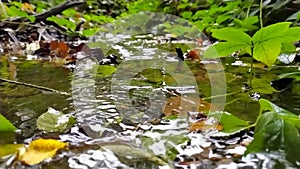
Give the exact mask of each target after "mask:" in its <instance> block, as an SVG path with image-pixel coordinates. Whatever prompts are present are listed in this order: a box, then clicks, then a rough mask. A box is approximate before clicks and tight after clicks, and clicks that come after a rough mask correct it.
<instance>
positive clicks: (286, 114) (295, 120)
mask: <svg viewBox="0 0 300 169" xmlns="http://www.w3.org/2000/svg"><path fill="white" fill-rule="evenodd" d="M259 104H260V112H263V111H271V112H274V113H277V114H278V116H279V117H280V118H282V119H284V120H286V121H288V122H289V123H291V124H293V125H294V126H295V127H296V128H298V129H300V118H299V117H298V116H297V115H295V114H294V113H291V112H290V111H288V110H285V109H283V108H281V107H279V106H277V105H275V104H273V103H272V102H270V101H269V100H266V99H260V100H259Z"/></svg>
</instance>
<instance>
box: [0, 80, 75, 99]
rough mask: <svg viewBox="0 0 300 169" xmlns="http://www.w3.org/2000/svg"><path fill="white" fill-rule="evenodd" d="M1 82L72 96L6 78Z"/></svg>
mask: <svg viewBox="0 0 300 169" xmlns="http://www.w3.org/2000/svg"><path fill="white" fill-rule="evenodd" d="M0 81H3V82H7V83H12V84H17V85H22V86H28V87H32V88H36V89H41V90H45V91H49V92H53V93H59V94H62V95H68V96H69V95H71V94H70V93H67V92H63V91H59V90H55V89H51V88H48V87H44V86H38V85H34V84H29V83H24V82H18V81H14V80H9V79H4V78H0Z"/></svg>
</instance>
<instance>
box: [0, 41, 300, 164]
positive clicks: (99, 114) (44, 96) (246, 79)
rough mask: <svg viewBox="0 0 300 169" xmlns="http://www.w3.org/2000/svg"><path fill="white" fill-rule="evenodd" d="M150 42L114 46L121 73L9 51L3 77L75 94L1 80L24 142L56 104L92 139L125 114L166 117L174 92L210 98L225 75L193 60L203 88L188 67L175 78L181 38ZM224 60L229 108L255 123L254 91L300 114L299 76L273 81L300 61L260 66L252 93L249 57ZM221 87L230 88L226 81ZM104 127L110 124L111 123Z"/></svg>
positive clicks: (0, 60)
mask: <svg viewBox="0 0 300 169" xmlns="http://www.w3.org/2000/svg"><path fill="white" fill-rule="evenodd" d="M137 42H138V43H137ZM142 42H143V40H132V42H131V43H124V44H122V43H120V44H118V46H117V47H116V49H117V50H115V51H114V50H113V51H110V52H108V53H114V54H117V55H119V56H120V57H122V59H123V60H125V61H127V62H122V63H127V64H122V63H121V65H120V66H119V67H117V68H118V71H119V74H118V76H113V77H111V76H109V77H104V78H103V77H97V74H96V73H97V72H94V69H92V68H93V64H94V62H93V61H90V62H89V61H88V60H85V62H83V63H82V66H83V67H84V68H82V69H80V66H78V69H77V70H75V72H73V71H70V70H69V69H66V68H64V67H62V66H61V65H55V64H54V63H49V62H47V61H36V60H34V61H29V60H26V59H25V58H24V57H21V56H20V57H19V56H18V58H17V59H15V60H14V61H11V60H10V59H8V58H7V57H6V56H1V57H0V74H1V77H2V78H7V79H11V80H16V81H20V82H26V83H30V84H36V85H40V86H45V87H49V88H53V89H56V90H60V91H64V92H68V93H70V94H71V95H60V94H57V93H51V92H46V91H42V90H39V89H35V88H30V87H26V86H21V85H15V84H8V83H0V97H1V100H0V113H1V114H4V115H5V117H7V118H8V119H9V120H10V121H12V122H13V123H14V124H15V125H16V127H18V128H20V129H21V130H22V136H21V137H20V138H18V139H19V140H18V141H20V142H22V141H23V140H24V139H25V138H29V137H31V136H33V135H34V134H35V133H36V132H37V129H36V127H35V120H36V118H37V117H38V116H40V115H41V114H42V113H44V112H46V111H47V109H48V107H53V108H55V109H57V110H60V111H62V112H63V113H66V114H73V115H75V117H76V118H77V121H78V123H80V124H81V127H82V128H83V130H84V131H85V133H86V134H87V135H88V136H89V137H91V138H104V137H114V136H115V135H117V131H118V129H119V128H117V127H114V126H113V125H107V124H111V123H114V122H118V121H120V120H122V119H124V117H125V118H126V119H130V122H129V123H131V124H132V123H135V122H142V121H147V120H148V121H151V120H152V119H155V118H160V117H162V116H163V114H162V109H163V106H164V103H165V102H166V100H167V98H168V97H171V96H176V95H180V94H186V95H189V94H195V93H196V94H197V95H199V96H201V98H207V100H208V101H210V99H209V98H210V97H212V96H211V82H213V83H215V84H218V83H219V81H218V80H217V79H216V80H215V79H213V80H212V79H208V78H207V77H206V76H205V74H204V73H205V72H204V71H203V70H202V69H201V67H200V64H199V63H192V62H190V61H187V62H186V64H187V65H188V66H189V70H191V72H192V73H194V74H195V79H196V82H197V84H196V87H198V90H195V86H191V85H190V81H189V79H188V78H189V77H186V74H185V73H187V72H184V71H183V73H182V74H179V75H178V76H175V78H174V77H172V73H173V72H172V71H174V70H175V69H174V67H175V68H177V65H178V60H177V59H176V53H175V50H174V49H175V46H176V45H180V44H175V43H173V44H172V43H171V44H170V43H167V44H166V45H158V44H152V43H149V44H147V43H146V42H145V43H142ZM128 44H130V45H128ZM141 44H142V45H141ZM144 48H145V49H144ZM157 48H158V49H157ZM137 49H139V50H137ZM161 49H163V50H161ZM127 54H128V55H127ZM125 56H126V57H125ZM135 56H136V57H135ZM222 61H223V63H222V65H223V66H224V69H225V76H226V82H227V83H226V86H227V88H226V89H227V94H228V95H227V96H226V106H225V110H226V111H228V112H230V113H232V114H234V115H236V116H238V117H240V118H242V119H245V120H249V121H254V120H255V119H256V115H257V112H258V110H259V106H258V103H257V101H255V100H252V99H251V98H250V97H249V94H251V93H254V92H259V94H260V95H261V96H262V97H264V98H267V99H269V100H271V101H272V102H274V103H276V104H278V105H280V106H282V107H284V108H287V109H289V110H290V111H293V112H295V113H298V112H299V106H298V105H299V104H298V100H299V99H298V98H299V97H300V92H299V90H300V89H299V83H298V82H293V83H292V85H291V86H290V87H289V88H287V89H286V90H284V91H282V92H276V91H274V89H273V88H272V87H271V86H270V81H272V80H275V79H277V77H278V75H279V74H281V73H286V72H293V71H297V68H296V67H295V68H288V67H275V68H274V69H272V71H268V70H265V69H262V68H256V69H255V76H254V78H253V79H252V88H253V90H251V91H245V90H243V89H242V88H243V86H244V85H245V84H250V79H251V74H250V73H249V72H248V70H249V66H247V64H249V62H250V61H249V58H242V59H241V60H240V61H242V63H245V64H246V65H243V64H242V65H235V64H234V65H232V63H233V62H235V59H234V58H228V59H224V60H222ZM128 63H130V64H128ZM144 68H146V69H144ZM207 69H210V70H211V78H213V77H218V76H217V75H218V71H217V70H218V68H215V65H214V64H213V63H211V64H207ZM120 72H121V73H120ZM170 72H171V73H170ZM117 73H118V72H117ZM174 74H175V73H174ZM174 74H173V75H174ZM176 75H177V74H176ZM214 75H216V76H214ZM193 77H194V76H193ZM111 79H113V80H111ZM128 79H129V80H128ZM176 79H180V81H179V82H178V81H176ZM116 82H117V83H116ZM113 83H115V84H113ZM178 83H179V84H181V85H178ZM217 86H220V87H222V85H217ZM216 103H217V102H216ZM215 106H218V104H216V105H215ZM104 125H107V126H106V127H103V126H104ZM182 128H186V126H180V129H181V131H182V133H181V134H186V133H188V131H185V130H183V129H182ZM173 129H174V128H173ZM91 153H92V152H91ZM261 158H262V157H261ZM154 168H155V167H154Z"/></svg>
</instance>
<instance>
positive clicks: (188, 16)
mask: <svg viewBox="0 0 300 169" xmlns="http://www.w3.org/2000/svg"><path fill="white" fill-rule="evenodd" d="M192 14H193V13H192V12H191V11H185V12H183V13H182V14H181V16H182V17H183V18H184V19H190V18H191V17H192Z"/></svg>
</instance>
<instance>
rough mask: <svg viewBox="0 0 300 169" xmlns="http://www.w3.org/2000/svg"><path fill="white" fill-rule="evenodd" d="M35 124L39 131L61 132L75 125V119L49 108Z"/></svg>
mask: <svg viewBox="0 0 300 169" xmlns="http://www.w3.org/2000/svg"><path fill="white" fill-rule="evenodd" d="M36 122H37V127H38V129H40V130H44V131H47V132H62V131H64V130H66V129H67V128H70V127H71V126H72V125H73V124H74V123H75V119H74V118H73V117H72V116H68V115H65V114H63V113H61V112H59V111H57V110H55V109H53V108H51V107H49V108H48V111H47V112H46V113H44V114H42V115H41V116H40V117H39V118H38V119H37V121H36Z"/></svg>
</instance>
